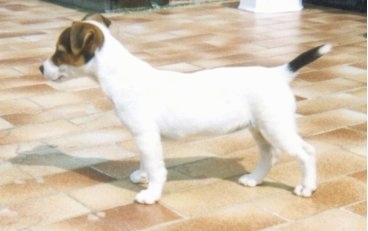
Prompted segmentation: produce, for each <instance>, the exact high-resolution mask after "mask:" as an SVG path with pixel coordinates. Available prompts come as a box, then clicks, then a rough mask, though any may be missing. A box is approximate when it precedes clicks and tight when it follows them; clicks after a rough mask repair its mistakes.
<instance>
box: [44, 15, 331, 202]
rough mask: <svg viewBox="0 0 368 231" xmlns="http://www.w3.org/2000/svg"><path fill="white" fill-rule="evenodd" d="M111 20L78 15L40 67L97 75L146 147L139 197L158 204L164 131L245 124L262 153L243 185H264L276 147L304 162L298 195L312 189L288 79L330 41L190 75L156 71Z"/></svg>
mask: <svg viewBox="0 0 368 231" xmlns="http://www.w3.org/2000/svg"><path fill="white" fill-rule="evenodd" d="M110 23H111V22H110V20H109V19H107V18H105V17H103V16H102V15H99V14H90V15H87V16H85V17H84V18H83V19H82V21H76V22H73V23H72V25H71V26H70V27H68V28H66V29H65V30H64V31H63V32H62V33H61V35H60V37H59V39H58V41H57V45H56V51H55V53H54V54H53V55H52V56H51V58H49V59H47V60H46V61H45V62H44V63H43V64H42V65H41V66H40V70H41V72H42V73H43V75H44V76H45V78H46V79H48V80H52V81H57V80H59V79H62V78H68V77H72V76H78V75H82V74H83V75H85V74H88V75H90V76H94V77H96V78H97V79H98V81H99V82H100V85H101V88H102V90H103V91H104V93H105V94H106V95H107V96H108V97H109V98H110V99H111V101H112V103H113V104H114V108H115V111H116V114H117V115H118V117H119V118H120V120H121V122H122V123H124V124H125V125H126V126H127V128H128V129H129V130H130V132H131V134H132V136H133V137H134V139H135V142H136V144H137V146H138V148H139V150H140V160H141V163H140V168H139V169H138V170H136V171H135V172H133V173H132V174H131V175H130V179H131V181H132V182H134V183H144V182H147V183H148V186H147V189H145V190H142V191H141V192H139V193H138V194H137V195H136V198H135V199H136V201H137V202H139V203H144V204H153V203H155V202H157V201H158V200H159V199H160V197H161V194H162V190H163V186H164V184H165V182H166V175H167V170H166V168H165V163H164V160H163V154H162V146H161V137H162V136H165V137H170V138H181V137H185V136H188V135H193V134H199V133H207V134H208V133H211V134H224V133H228V132H233V131H236V130H239V129H243V128H249V129H250V131H251V133H252V135H253V137H254V139H255V141H256V143H257V146H258V148H259V152H260V158H259V163H258V165H257V166H256V168H255V170H254V171H253V172H252V173H250V174H246V175H244V176H242V177H240V179H239V183H240V184H243V185H246V186H256V185H258V184H261V183H262V180H263V178H264V177H265V176H266V175H267V173H268V172H269V170H270V168H271V166H272V160H273V156H274V155H275V152H276V151H282V152H286V153H289V154H290V155H293V156H296V157H297V158H298V159H299V160H300V162H301V171H302V173H303V176H302V180H301V182H300V184H299V185H297V186H296V187H295V190H294V192H295V194H296V195H298V196H302V197H310V196H311V195H312V193H313V191H315V190H316V160H315V151H314V149H313V147H312V146H311V145H309V144H307V143H306V142H305V141H303V139H302V138H301V137H300V136H299V135H298V133H297V126H296V122H295V110H296V104H295V99H294V96H293V94H292V91H291V89H290V86H289V83H290V82H291V81H292V80H293V79H294V77H295V75H296V72H297V71H298V70H299V69H300V68H301V67H303V66H304V65H306V64H308V63H310V62H312V61H314V60H316V59H317V58H319V57H321V56H322V55H323V54H325V53H327V52H329V51H330V49H331V46H330V45H323V46H319V47H316V48H313V49H311V50H309V51H306V52H305V53H303V54H301V55H299V56H298V57H296V58H295V59H294V60H292V61H290V62H289V63H288V64H285V65H281V66H277V67H271V68H268V67H259V66H250V67H228V68H216V69H211V70H204V71H198V72H195V73H190V74H185V73H177V72H171V71H163V70H157V69H155V68H153V67H152V66H151V65H149V64H148V63H146V62H144V61H142V60H140V59H138V58H136V57H134V56H133V55H132V54H130V53H129V52H128V50H126V49H125V48H124V46H123V45H122V44H120V43H119V42H118V40H116V39H115V38H114V37H113V36H112V35H111V34H110V32H109V30H108V27H109V25H110Z"/></svg>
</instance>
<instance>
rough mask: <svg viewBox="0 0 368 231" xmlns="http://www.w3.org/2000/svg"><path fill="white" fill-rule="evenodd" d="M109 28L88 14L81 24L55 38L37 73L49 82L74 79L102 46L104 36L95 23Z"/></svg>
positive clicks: (103, 18) (100, 19)
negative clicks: (51, 51) (51, 50)
mask: <svg viewBox="0 0 368 231" xmlns="http://www.w3.org/2000/svg"><path fill="white" fill-rule="evenodd" d="M91 21H94V22H98V23H99V24H100V25H103V26H105V27H109V26H110V24H111V22H110V20H109V19H107V18H105V17H103V16H102V15H100V14H88V15H86V16H85V17H84V18H83V19H82V21H76V22H73V23H72V25H71V26H70V27H68V28H66V29H65V30H64V31H63V32H62V33H61V34H60V36H59V39H58V40H57V43H56V50H55V52H54V54H53V55H52V56H51V57H50V58H49V59H47V60H46V61H45V62H43V64H42V65H41V66H40V68H39V69H40V71H41V73H42V74H43V75H44V76H45V78H46V79H49V80H53V81H56V80H59V79H62V78H68V77H74V76H75V75H78V74H79V73H80V72H82V73H83V72H84V70H83V68H84V67H85V66H86V65H87V64H88V63H89V62H91V60H93V58H94V57H95V52H96V51H97V50H98V49H100V48H101V47H102V45H103V43H104V35H103V33H102V31H101V29H100V28H99V27H98V26H96V24H93V23H89V22H91Z"/></svg>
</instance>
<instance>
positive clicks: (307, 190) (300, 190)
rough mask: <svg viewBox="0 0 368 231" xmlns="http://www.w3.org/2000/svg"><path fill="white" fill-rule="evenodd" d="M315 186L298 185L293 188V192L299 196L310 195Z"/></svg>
mask: <svg viewBox="0 0 368 231" xmlns="http://www.w3.org/2000/svg"><path fill="white" fill-rule="evenodd" d="M315 190H316V187H307V186H304V185H298V186H296V187H295V189H294V193H295V194H296V195H297V196H300V197H311V196H312V194H313V192H314V191H315Z"/></svg>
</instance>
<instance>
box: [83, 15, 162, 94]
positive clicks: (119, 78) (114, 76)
mask: <svg viewBox="0 0 368 231" xmlns="http://www.w3.org/2000/svg"><path fill="white" fill-rule="evenodd" d="M89 23H92V24H94V25H96V26H98V28H99V29H100V30H101V31H102V33H103V35H104V44H103V45H102V47H101V48H100V49H99V50H97V51H96V54H95V58H94V59H93V60H91V62H90V63H88V65H87V67H86V69H87V71H88V72H89V74H90V75H93V76H94V77H95V78H96V79H97V80H98V81H99V82H100V84H101V87H102V88H103V89H104V91H105V92H106V93H107V91H106V89H107V88H109V91H111V89H115V88H117V87H118V86H119V88H122V87H124V85H126V84H127V83H136V82H137V81H140V82H142V81H144V80H143V78H147V74H146V73H149V72H151V73H152V71H155V69H154V68H153V67H152V66H151V65H149V64H148V63H146V62H144V61H143V60H141V59H139V58H137V57H135V56H133V55H132V54H131V53H130V52H129V51H128V50H127V49H126V48H125V47H124V46H123V45H122V44H121V43H120V42H119V41H118V40H117V39H116V38H114V37H113V36H112V35H111V33H110V31H109V30H108V28H106V27H104V26H102V25H100V24H99V23H96V22H92V21H91V22H89ZM147 71H148V72H147ZM121 82H124V85H122V84H119V83H121ZM120 90H121V89H120Z"/></svg>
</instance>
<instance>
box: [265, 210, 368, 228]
mask: <svg viewBox="0 0 368 231" xmlns="http://www.w3.org/2000/svg"><path fill="white" fill-rule="evenodd" d="M366 226H367V221H366V219H365V218H363V217H361V216H358V215H356V214H353V213H349V212H345V211H341V210H338V209H333V210H329V211H326V212H324V213H322V214H319V215H317V216H312V217H309V218H306V219H303V220H299V221H297V222H295V223H291V224H290V225H286V226H280V227H277V228H271V229H269V230H283V231H287V230H290V231H294V230H300V231H307V230H316V231H319V230H321V231H322V230H337V231H343V230H359V231H360V230H362V231H363V230H366Z"/></svg>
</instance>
